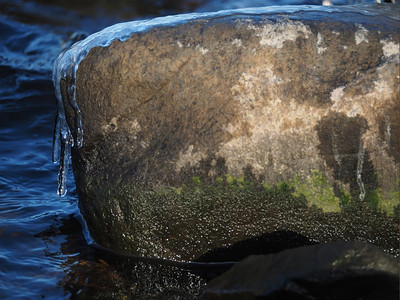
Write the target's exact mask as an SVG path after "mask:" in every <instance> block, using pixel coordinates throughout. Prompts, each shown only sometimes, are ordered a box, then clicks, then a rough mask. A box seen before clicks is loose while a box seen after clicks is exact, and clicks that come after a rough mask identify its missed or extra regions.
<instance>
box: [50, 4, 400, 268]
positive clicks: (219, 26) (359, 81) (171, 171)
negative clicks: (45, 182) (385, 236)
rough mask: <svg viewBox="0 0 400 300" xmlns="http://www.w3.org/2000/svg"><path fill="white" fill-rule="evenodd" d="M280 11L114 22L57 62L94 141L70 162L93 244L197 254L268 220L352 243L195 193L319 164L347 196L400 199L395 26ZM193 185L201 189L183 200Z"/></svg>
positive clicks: (70, 116)
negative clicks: (399, 192) (396, 195)
mask: <svg viewBox="0 0 400 300" xmlns="http://www.w3.org/2000/svg"><path fill="white" fill-rule="evenodd" d="M280 9H281V11H279V10H278V9H277V8H271V9H267V8H264V9H259V10H258V9H249V10H238V11H227V12H218V13H211V14H196V15H183V16H177V17H166V18H159V19H154V20H150V21H143V22H133V23H126V24H123V25H116V26H114V27H112V28H111V29H106V30H105V31H104V32H100V33H98V34H97V35H95V36H91V37H89V38H88V39H87V40H84V41H82V42H81V43H80V44H78V45H76V46H75V47H73V49H71V50H70V51H71V52H69V51H67V52H66V53H65V54H64V56H62V57H61V58H60V59H59V61H58V63H59V67H58V69H57V68H56V74H58V75H57V76H56V77H55V78H56V86H57V84H60V86H61V87H60V95H62V99H63V100H64V105H62V109H61V110H60V111H61V115H62V112H63V109H64V107H65V113H66V119H67V121H68V125H69V128H71V132H73V133H74V134H75V136H76V133H77V130H78V128H79V122H77V121H76V120H75V116H76V114H77V112H79V111H78V110H77V108H78V107H79V110H80V111H81V114H82V132H84V142H83V145H82V147H81V148H77V147H75V148H73V149H72V162H73V167H74V174H75V179H76V185H77V190H78V193H79V197H80V206H81V209H82V212H83V214H84V217H85V219H86V221H87V223H88V226H89V230H90V232H91V233H92V235H93V237H94V239H95V240H96V241H97V242H99V243H101V244H102V245H104V246H106V247H111V248H114V249H116V250H120V251H124V252H130V253H136V254H139V255H147V256H160V257H166V258H173V259H182V260H191V259H194V258H196V257H198V256H200V255H201V254H202V253H204V252H206V251H208V250H210V249H212V248H213V247H220V246H222V244H224V245H228V244H231V243H233V242H236V241H239V240H241V239H244V238H248V237H251V236H253V235H257V234H262V233H265V232H268V231H271V230H273V229H275V230H276V229H290V230H293V231H297V232H299V233H302V234H303V235H305V236H309V237H310V238H313V239H316V240H324V239H325V238H328V237H329V238H337V239H341V238H349V235H347V233H346V232H344V231H341V230H338V228H331V229H330V230H331V231H329V230H327V231H326V232H324V233H316V232H310V231H307V230H308V229H307V230H306V229H305V228H311V227H312V226H308V225H307V226H306V225H305V224H302V223H301V222H297V223H296V222H295V223H296V224H297V225H296V224H294V223H293V219H291V217H287V216H284V217H282V218H283V219H282V220H279V222H277V224H278V223H279V224H280V225H279V226H282V228H275V227H274V226H273V225H271V226H272V227H268V226H266V225H265V226H264V225H260V224H259V223H258V222H261V221H260V220H261V219H262V220H264V219H263V218H267V215H264V216H262V214H261V217H260V215H259V213H260V212H262V210H263V208H262V206H261V207H258V205H260V203H257V205H255V204H252V203H251V202H250V203H248V202H246V201H245V200H243V201H242V202H243V204H244V203H246V206H245V207H246V208H244V206H243V205H242V204H241V203H240V201H236V200H233V199H229V200H228V199H227V198H226V197H225V196H226V194H224V195H225V196H224V197H225V198H224V197H222V196H221V194H219V192H217V193H216V194H217V195H219V196H218V197H219V198H218V197H217V198H213V197H214V196H213V195H209V197H208V198H209V199H208V198H207V200H206V199H205V198H201V199H200V198H198V197H197V196H198V195H200V194H201V192H202V191H201V189H202V188H204V186H205V185H211V186H218V184H220V183H221V180H222V181H224V182H227V183H228V184H230V182H231V181H232V178H234V180H236V182H238V184H239V183H240V184H239V185H241V186H243V185H245V184H244V182H245V181H243V180H244V179H243V178H245V179H246V180H249V178H251V181H253V182H258V183H266V184H268V185H272V184H275V183H278V182H282V181H285V182H290V181H291V180H292V179H293V178H294V177H296V178H300V179H301V178H305V179H307V178H310V176H311V175H312V174H315V173H313V172H315V171H318V172H319V173H321V174H323V177H324V178H325V179H326V181H327V184H329V185H330V186H331V187H332V190H334V191H335V196H334V197H337V199H338V198H339V197H340V196H341V195H343V194H346V195H349V197H351V199H353V200H354V199H358V200H361V202H368V201H369V202H371V203H372V202H373V201H375V200H376V199H378V198H379V197H381V198H382V199H389V198H390V197H391V196H390V195H392V192H393V186H395V185H396V181H398V178H399V174H398V169H399V168H398V166H399V161H398V152H399V139H398V132H399V121H398V120H399V102H398V75H399V73H398V60H399V51H398V45H399V41H398V36H399V34H398V27H399V26H398V24H399V22H398V20H396V18H392V17H387V16H384V15H371V14H370V13H367V12H364V11H361V12H360V11H357V12H355V11H354V9H353V8H346V7H345V8H343V9H342V10H343V11H338V10H337V9H336V8H335V9H333V8H321V7H318V8H317V7H305V8H303V9H300V8H298V7H291V8H286V9H283V8H280ZM361 9H362V8H361ZM366 11H370V9H367V7H366ZM378 11H379V10H378ZM395 11H397V12H398V8H397V7H396V9H395ZM277 12H279V13H277ZM377 14H379V13H377ZM113 31H115V32H117V34H116V35H115V36H110V32H113ZM80 48H81V49H82V50H79V49H80ZM74 57H75V58H74ZM76 57H78V58H79V59H76ZM71 65H72V66H73V67H71ZM71 68H72V69H71ZM66 69H67V70H74V72H75V73H74V72H66V71H65V70H66ZM57 72H58V73H57ZM74 82H76V99H72V100H73V101H72V102H71V99H70V101H69V102H68V101H67V100H66V99H67V97H66V95H67V91H68V87H69V86H71V85H73V84H74ZM74 101H75V102H76V103H75V102H74ZM75 104H76V105H75ZM61 119H62V118H61ZM319 173H318V174H319ZM307 180H308V179H307ZM307 180H306V181H307ZM241 182H242V183H241ZM307 182H310V180H308V181H307ZM193 184H195V185H196V189H197V190H198V194H197V196H196V193H194V194H191V192H188V193H187V194H185V191H186V190H185V188H186V187H189V186H193ZM324 184H325V183H324ZM229 193H230V192H229ZM189 194H190V195H192V196H193V199H187V198H185V197H186V196H187V195H189ZM157 195H158V196H157ZM201 195H202V194H201ZM229 195H230V196H232V197H235V196H234V195H231V194H229ZM378 196H379V197H378ZM157 197H158V198H157ZM196 197H197V198H196ZM246 197H247V196H246ZM257 197H258V196H257ZM257 197H256V198H257ZM155 199H156V200H155ZM199 199H200V200H201V201H200V200H199ZM307 200H308V201H309V205H311V204H312V200H310V199H307ZM196 201H197V202H196ZM199 201H200V202H199ZM207 201H209V202H207ZM257 201H258V200H257ZM310 201H311V202H310ZM354 201H356V200H354ZM376 201H378V202H377V203H375V202H376ZM376 201H375V202H374V203H375V204H374V205H375V206H376V207H379V205H380V204H379V203H380V202H379V201H380V200H379V199H378V200H376ZM382 201H383V200H382ZM385 201H386V200H385ZM388 201H389V200H388ZM205 203H206V204H207V205H206V204H205ZM388 203H389V204H387V205H388V206H387V207H388V211H392V210H393V202H390V201H389V202H388ZM235 205H237V207H234V206H235ZM252 205H254V207H252ZM225 206H226V209H225V210H224V209H222V208H223V207H225ZM255 207H258V211H257V210H255ZM321 208H322V209H323V210H324V207H323V206H322V207H321ZM197 209H198V210H197ZM337 209H338V210H339V209H340V208H339V206H337ZM330 210H331V209H330ZM218 211H219V213H221V215H217V216H210V214H212V213H216V214H217V213H218ZM224 211H225V213H227V214H228V216H223V214H224V213H223V212H224ZM227 211H228V212H227ZM229 211H231V213H232V215H230V216H229V213H230V212H229ZM252 211H254V212H255V214H256V215H257V217H258V219H257V220H255V219H254V218H255V216H254V215H251V213H250V212H252ZM266 213H267V212H266ZM268 213H272V212H271V211H268ZM275 213H277V212H275ZM277 214H278V213H277ZM244 215H246V217H248V218H249V220H248V221H246V222H245V224H242V223H243V222H244V221H243V220H241V221H240V220H239V219H238V218H239V217H238V216H244ZM260 218H261V219H260ZM285 218H287V220H286V221H285ZM253 219H254V220H253ZM267 219H268V218H267ZM289 220H291V221H289ZM264 221H265V220H264ZM171 222H172V223H173V222H175V224H174V225H172V224H171ZM218 222H220V223H221V224H222V223H223V224H224V226H223V227H222V228H225V229H226V230H227V231H226V232H225V231H224V237H223V238H221V233H220V232H219V233H218V232H216V231H215V229H216V228H217V227H218V228H219V226H220V225H221V224H219V225H216V223H218ZM289 222H292V223H291V224H289ZM267 223H268V222H267V221H265V222H264V224H267ZM176 224H178V225H179V226H178V225H176ZM221 226H222V225H221ZM338 226H339V225H338ZM171 228H174V229H173V230H172V229H171ZM225 229H224V230H225ZM359 229H360V228H359ZM359 229H357V230H355V231H354V232H362V230H361V229H360V230H359ZM221 230H222V229H221ZM364 231H365V230H364ZM354 232H352V233H351V234H350V235H351V236H352V237H353V238H360V239H364V240H368V239H369V237H366V236H363V237H361V236H357V234H355V236H353V234H354ZM361 235H362V234H361ZM375 238H377V237H371V239H372V240H373V239H375ZM377 239H378V238H377ZM389 244H390V243H389ZM380 246H382V247H383V248H385V247H386V246H387V245H386V246H384V245H380ZM397 247H398V246H397ZM389 248H390V247H389ZM194 249H195V250H194Z"/></svg>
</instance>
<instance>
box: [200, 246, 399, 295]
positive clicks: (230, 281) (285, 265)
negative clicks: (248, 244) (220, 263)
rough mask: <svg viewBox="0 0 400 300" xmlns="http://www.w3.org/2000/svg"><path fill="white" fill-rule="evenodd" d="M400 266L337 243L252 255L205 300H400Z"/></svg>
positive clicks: (370, 249)
mask: <svg viewBox="0 0 400 300" xmlns="http://www.w3.org/2000/svg"><path fill="white" fill-rule="evenodd" d="M398 271H399V270H398V260H397V259H396V258H394V257H392V256H390V255H388V254H387V253H384V252H383V251H381V250H379V249H377V248H376V247H374V246H373V245H370V244H367V243H362V242H336V243H328V244H322V245H314V246H308V247H301V248H295V249H290V250H286V251H282V252H280V253H278V254H270V255H253V256H249V257H248V258H246V259H245V260H243V261H241V262H240V263H238V264H237V265H235V266H234V267H232V268H231V269H230V270H229V271H227V272H226V273H224V274H223V275H221V276H219V277H217V278H215V279H213V280H212V281H211V282H210V283H209V284H208V285H207V287H206V289H205V291H204V293H203V295H202V296H203V297H202V298H203V299H259V298H262V299H302V300H306V299H325V300H328V299H332V300H333V299H365V300H366V299H371V300H373V299H386V300H389V299H393V300H395V299H398V298H399V285H398V282H399V272H398Z"/></svg>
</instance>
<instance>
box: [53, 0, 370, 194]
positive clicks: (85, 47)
mask: <svg viewBox="0 0 400 300" xmlns="http://www.w3.org/2000/svg"><path fill="white" fill-rule="evenodd" d="M358 8H360V6H359V7H358ZM300 11H317V12H318V11H320V12H341V11H356V12H361V13H363V14H366V15H373V13H371V12H368V11H365V10H360V9H357V10H356V9H355V7H354V9H353V8H351V7H350V6H349V7H347V9H344V7H343V6H341V7H332V6H319V5H318V6H317V5H289V6H267V7H250V8H240V9H231V10H221V11H216V12H203V13H188V14H180V15H171V16H165V17H158V18H153V19H147V20H138V21H131V22H124V23H118V24H115V25H112V26H110V27H107V28H105V29H103V30H101V31H99V32H96V33H94V34H92V35H90V36H88V37H87V38H86V39H84V40H82V41H79V42H77V43H75V44H74V45H72V46H71V48H69V49H67V50H66V51H64V52H62V53H61V54H60V55H59V56H58V57H57V59H56V60H55V62H54V67H53V83H54V87H55V93H56V97H57V107H58V112H57V120H56V125H55V130H54V144H53V161H54V162H58V163H60V171H59V188H58V194H59V195H60V196H64V195H65V194H66V192H67V189H66V176H67V171H68V165H69V159H70V158H69V156H70V153H71V148H72V147H74V146H75V147H78V148H80V147H81V146H82V144H83V130H82V120H81V113H80V109H79V106H78V104H77V102H76V99H75V79H76V73H77V71H78V67H79V64H80V63H81V61H82V60H83V59H84V58H85V57H86V56H87V54H88V53H89V51H90V50H91V49H92V48H94V47H107V46H109V45H110V44H111V43H112V42H114V41H116V40H120V41H121V42H124V41H126V40H128V39H129V38H130V37H131V36H132V34H134V33H139V32H145V31H149V30H151V29H152V28H155V27H158V26H164V27H166V26H175V25H180V24H185V23H188V22H189V21H193V20H198V19H205V18H217V17H225V16H230V15H240V14H243V15H262V14H274V13H286V14H290V13H295V12H300ZM62 78H68V80H71V82H70V83H68V84H69V85H68V91H67V97H68V99H66V100H67V102H68V104H69V105H71V107H72V108H73V109H74V111H75V125H76V131H77V133H76V136H75V137H73V136H72V134H71V130H70V128H69V127H68V124H67V121H66V115H65V109H64V102H63V99H62V95H61V86H60V85H61V79H62Z"/></svg>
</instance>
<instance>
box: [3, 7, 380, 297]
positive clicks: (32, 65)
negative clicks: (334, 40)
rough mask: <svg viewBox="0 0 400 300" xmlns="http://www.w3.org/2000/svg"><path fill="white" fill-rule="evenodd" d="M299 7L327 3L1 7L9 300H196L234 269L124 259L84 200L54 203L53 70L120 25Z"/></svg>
mask: <svg viewBox="0 0 400 300" xmlns="http://www.w3.org/2000/svg"><path fill="white" fill-rule="evenodd" d="M331 2H336V3H339V4H344V3H347V2H348V1H344V0H343V1H339V0H338V1H331ZM356 2H359V1H353V3H356ZM362 2H364V3H365V2H372V1H362ZM294 3H296V4H299V3H300V4H321V1H316V0H309V1H295V0H284V1H269V0H265V1H261V0H259V1H258V0H247V1H234V0H229V1H228V0H225V1H216V0H181V1H171V0H164V1H155V0H154V1H151V0H145V1H139V0H115V1H106V0H86V1H83V0H70V1H64V0H52V1H49V0H37V1H29V0H26V1H24V0H13V1H5V0H0V78H1V80H0V298H1V299H37V298H46V299H48V298H53V299H60V298H81V299H86V298H88V297H98V298H115V299H126V297H127V296H130V295H134V296H154V295H159V296H160V295H163V296H166V297H168V296H170V297H173V296H178V295H179V296H181V297H183V298H185V297H187V298H191V297H192V296H193V295H196V294H198V293H199V292H200V290H201V287H202V286H204V284H205V282H206V281H207V280H208V279H210V278H212V277H213V276H216V275H217V274H219V273H220V272H222V270H224V269H226V268H227V267H229V265H217V266H213V265H207V266H205V265H191V266H189V265H183V264H180V265H177V264H174V263H168V262H163V263H160V262H159V261H148V260H140V259H135V258H132V257H121V256H119V255H116V254H112V253H109V252H105V251H103V250H102V249H99V248H95V247H91V246H89V245H88V244H87V242H86V240H85V238H84V235H83V233H82V226H81V221H80V215H79V210H78V206H77V196H76V193H75V192H74V191H73V190H72V191H70V193H69V194H68V196H67V197H66V198H60V197H58V196H57V194H56V188H57V183H56V182H57V172H58V170H57V169H58V168H57V166H55V165H53V164H52V163H51V147H52V135H53V123H54V118H55V112H56V104H55V103H56V100H55V96H54V90H53V85H52V82H51V69H52V63H53V61H54V59H55V58H56V56H57V55H58V54H59V53H60V52H61V51H62V50H63V49H64V48H65V47H68V45H71V44H72V43H73V42H74V41H76V40H77V39H79V38H80V37H81V36H82V35H85V34H90V33H93V32H95V31H98V30H100V29H102V28H103V27H105V26H108V25H111V24H114V23H116V22H119V21H122V20H128V19H129V20H130V19H134V18H143V17H149V16H158V15H166V14H170V13H179V12H188V11H193V10H197V11H205V10H214V9H222V8H234V7H239V6H242V7H243V6H253V5H271V4H274V5H282V4H294ZM68 181H69V182H73V178H72V177H70V178H69V179H68Z"/></svg>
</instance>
